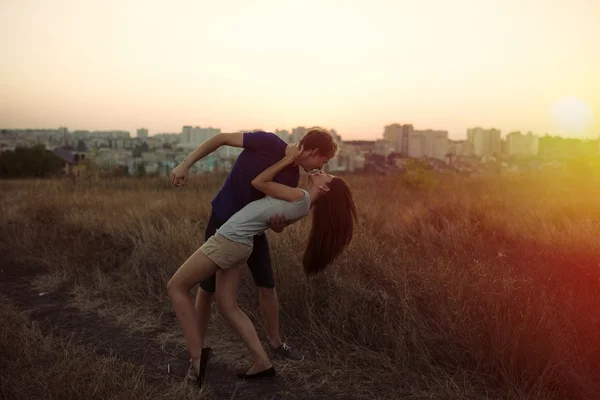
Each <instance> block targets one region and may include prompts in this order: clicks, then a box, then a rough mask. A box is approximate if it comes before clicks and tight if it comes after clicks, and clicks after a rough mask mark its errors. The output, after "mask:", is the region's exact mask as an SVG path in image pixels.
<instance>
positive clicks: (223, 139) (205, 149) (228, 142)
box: [171, 133, 244, 187]
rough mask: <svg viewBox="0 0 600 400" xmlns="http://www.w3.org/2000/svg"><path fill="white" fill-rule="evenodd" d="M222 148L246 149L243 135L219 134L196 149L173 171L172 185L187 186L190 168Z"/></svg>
mask: <svg viewBox="0 0 600 400" xmlns="http://www.w3.org/2000/svg"><path fill="white" fill-rule="evenodd" d="M221 146H234V147H244V134H243V133H218V134H216V135H215V136H213V137H211V138H210V139H208V140H206V141H205V142H204V143H202V144H201V145H200V146H198V147H196V149H195V150H194V151H192V152H191V153H190V154H189V155H188V156H187V157H186V158H184V159H183V161H181V162H180V163H179V165H178V166H176V167H175V168H173V170H172V171H171V183H172V184H173V185H175V186H177V187H181V186H183V185H184V184H185V181H186V180H187V177H188V175H189V173H190V168H191V167H192V165H194V164H195V163H196V162H197V161H198V160H201V159H202V158H204V157H206V156H207V155H209V154H210V153H212V152H213V151H215V150H217V149H218V148H219V147H221Z"/></svg>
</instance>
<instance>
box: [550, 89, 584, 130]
mask: <svg viewBox="0 0 600 400" xmlns="http://www.w3.org/2000/svg"><path fill="white" fill-rule="evenodd" d="M551 113H552V118H553V121H554V125H555V127H556V129H557V130H559V131H560V132H561V133H564V134H581V133H584V132H585V131H586V130H588V129H589V128H590V126H591V125H592V122H593V120H594V113H593V111H592V108H591V107H590V106H589V105H588V104H587V103H586V102H585V101H583V100H581V99H579V98H577V97H565V98H562V99H559V100H557V101H555V102H554V103H553V104H552V107H551Z"/></svg>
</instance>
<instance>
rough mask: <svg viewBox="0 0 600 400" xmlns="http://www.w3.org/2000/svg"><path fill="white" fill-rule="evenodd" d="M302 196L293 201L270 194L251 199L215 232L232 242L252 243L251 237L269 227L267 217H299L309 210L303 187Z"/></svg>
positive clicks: (306, 213)
mask: <svg viewBox="0 0 600 400" xmlns="http://www.w3.org/2000/svg"><path fill="white" fill-rule="evenodd" d="M301 190H302V191H303V192H304V196H302V198H300V199H299V200H296V201H294V202H289V201H285V200H280V199H276V198H273V197H270V196H266V197H263V198H262V199H259V200H256V201H253V202H251V203H249V204H248V205H246V206H245V207H244V208H242V209H241V210H240V211H238V212H237V213H235V214H234V215H232V216H231V218H229V220H227V222H225V223H224V224H223V225H222V226H221V227H220V228H219V229H218V230H217V232H218V233H219V234H221V235H223V236H225V237H226V238H227V239H229V240H232V241H234V242H240V243H245V244H248V245H250V246H251V245H252V243H253V237H254V236H255V235H258V234H261V233H263V232H264V231H266V230H267V229H268V228H269V225H268V221H269V219H270V218H271V217H272V216H274V215H275V214H277V215H284V216H285V218H286V219H287V220H288V221H290V220H295V219H300V218H302V217H305V216H306V215H308V213H309V211H310V195H309V194H308V192H307V191H306V190H304V189H301Z"/></svg>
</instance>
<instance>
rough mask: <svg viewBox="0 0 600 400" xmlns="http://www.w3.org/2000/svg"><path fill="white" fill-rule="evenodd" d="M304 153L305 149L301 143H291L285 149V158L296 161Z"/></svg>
mask: <svg viewBox="0 0 600 400" xmlns="http://www.w3.org/2000/svg"><path fill="white" fill-rule="evenodd" d="M302 152H303V148H302V147H301V146H300V144H299V143H290V144H288V145H287V147H286V148H285V158H287V159H288V160H290V161H296V160H297V159H298V157H300V155H301V154H302Z"/></svg>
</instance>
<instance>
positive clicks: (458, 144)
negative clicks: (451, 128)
mask: <svg viewBox="0 0 600 400" xmlns="http://www.w3.org/2000/svg"><path fill="white" fill-rule="evenodd" d="M448 153H450V154H452V155H455V156H459V157H469V156H472V155H473V144H472V143H471V142H469V141H468V140H449V141H448Z"/></svg>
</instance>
